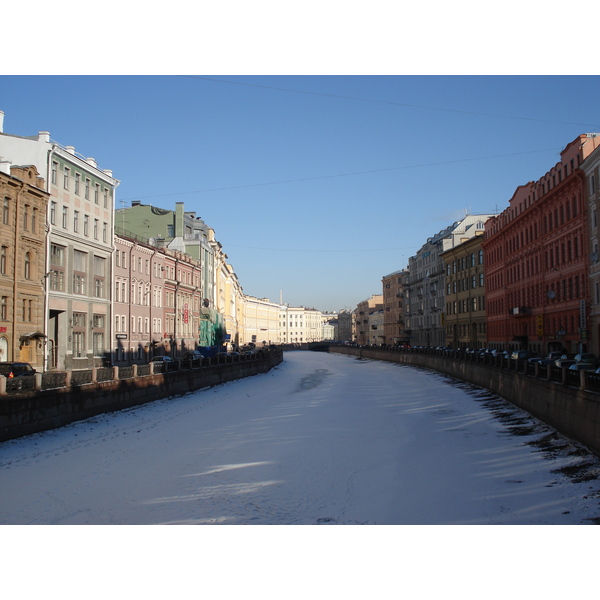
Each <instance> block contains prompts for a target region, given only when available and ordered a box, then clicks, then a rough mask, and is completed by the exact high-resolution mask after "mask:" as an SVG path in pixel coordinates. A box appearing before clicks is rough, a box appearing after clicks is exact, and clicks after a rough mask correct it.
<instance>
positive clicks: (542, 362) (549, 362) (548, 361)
mask: <svg viewBox="0 0 600 600" xmlns="http://www.w3.org/2000/svg"><path fill="white" fill-rule="evenodd" d="M555 362H556V361H554V360H552V359H550V358H542V360H540V361H538V364H539V365H540V367H545V366H547V365H553V364H554V363H555Z"/></svg>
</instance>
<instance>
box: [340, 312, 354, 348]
mask: <svg viewBox="0 0 600 600" xmlns="http://www.w3.org/2000/svg"><path fill="white" fill-rule="evenodd" d="M355 320H356V314H355V313H354V311H350V310H340V312H339V313H338V317H337V322H338V327H337V338H336V341H338V342H353V341H354V339H355V338H354V331H355Z"/></svg>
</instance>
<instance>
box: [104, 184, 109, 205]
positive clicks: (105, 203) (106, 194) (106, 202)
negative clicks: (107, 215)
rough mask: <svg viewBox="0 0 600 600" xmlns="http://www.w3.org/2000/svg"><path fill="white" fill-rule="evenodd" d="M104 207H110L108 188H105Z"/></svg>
mask: <svg viewBox="0 0 600 600" xmlns="http://www.w3.org/2000/svg"><path fill="white" fill-rule="evenodd" d="M104 208H108V188H104Z"/></svg>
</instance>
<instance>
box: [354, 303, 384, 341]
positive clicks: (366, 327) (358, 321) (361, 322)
mask: <svg viewBox="0 0 600 600" xmlns="http://www.w3.org/2000/svg"><path fill="white" fill-rule="evenodd" d="M380 311H383V294H373V295H372V296H371V297H370V298H368V299H367V300H363V301H362V302H359V303H358V304H357V306H356V309H355V310H354V314H355V319H354V323H355V325H354V326H355V339H356V343H357V344H358V345H359V346H366V345H369V344H372V343H373V340H374V339H376V338H377V337H378V334H379V335H381V336H383V335H384V334H383V323H382V326H381V328H382V330H381V331H377V330H372V329H371V326H372V325H374V324H375V325H376V324H377V323H374V322H371V323H370V322H369V316H370V315H371V314H372V313H379V312H380ZM371 331H373V332H374V333H373V334H372V333H371ZM379 343H381V342H379Z"/></svg>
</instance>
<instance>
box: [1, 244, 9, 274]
mask: <svg viewBox="0 0 600 600" xmlns="http://www.w3.org/2000/svg"><path fill="white" fill-rule="evenodd" d="M7 256H8V246H2V250H1V251H0V273H1V274H2V275H6V261H7Z"/></svg>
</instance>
